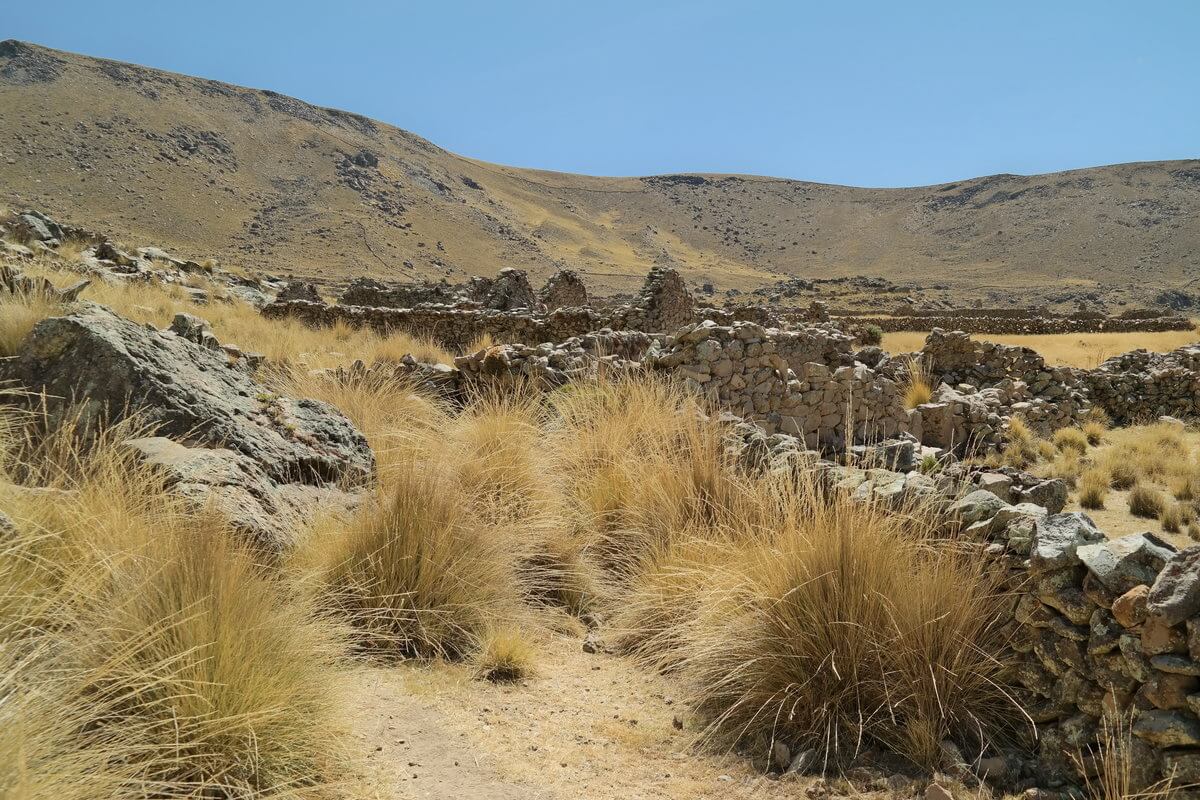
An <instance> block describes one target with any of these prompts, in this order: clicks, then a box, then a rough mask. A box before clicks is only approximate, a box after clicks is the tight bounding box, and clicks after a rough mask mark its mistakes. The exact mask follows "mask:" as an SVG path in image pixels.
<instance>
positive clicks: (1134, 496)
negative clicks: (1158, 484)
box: [1129, 483, 1166, 519]
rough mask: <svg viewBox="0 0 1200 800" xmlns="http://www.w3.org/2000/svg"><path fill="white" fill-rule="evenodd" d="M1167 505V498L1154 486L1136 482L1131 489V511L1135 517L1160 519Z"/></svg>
mask: <svg viewBox="0 0 1200 800" xmlns="http://www.w3.org/2000/svg"><path fill="white" fill-rule="evenodd" d="M1165 506H1166V500H1164V499H1163V496H1162V493H1161V492H1159V491H1158V490H1157V489H1155V488H1154V487H1153V486H1147V485H1146V484H1144V483H1135V484H1134V485H1133V488H1132V489H1130V490H1129V513H1130V514H1133V515H1134V516H1135V517H1143V518H1145V519H1158V518H1159V517H1160V516H1162V513H1163V509H1164V508H1165Z"/></svg>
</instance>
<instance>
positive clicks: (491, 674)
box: [473, 627, 536, 683]
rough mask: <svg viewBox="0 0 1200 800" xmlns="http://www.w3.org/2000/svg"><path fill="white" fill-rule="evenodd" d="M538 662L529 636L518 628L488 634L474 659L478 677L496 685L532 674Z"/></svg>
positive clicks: (502, 629) (519, 679)
mask: <svg viewBox="0 0 1200 800" xmlns="http://www.w3.org/2000/svg"><path fill="white" fill-rule="evenodd" d="M535 660H536V655H535V649H534V646H533V645H532V644H531V643H530V641H529V638H528V635H527V634H526V633H525V632H524V631H522V630H520V629H518V628H515V627H505V628H499V629H497V630H492V631H488V633H487V635H486V636H485V637H484V639H483V643H482V644H481V645H480V647H479V650H478V652H477V653H476V654H475V657H474V659H473V662H474V667H475V674H476V675H477V676H478V677H480V678H482V679H484V680H488V681H492V682H493V683H513V682H515V681H521V680H525V679H526V678H529V677H531V676H532V675H533V672H534V663H535Z"/></svg>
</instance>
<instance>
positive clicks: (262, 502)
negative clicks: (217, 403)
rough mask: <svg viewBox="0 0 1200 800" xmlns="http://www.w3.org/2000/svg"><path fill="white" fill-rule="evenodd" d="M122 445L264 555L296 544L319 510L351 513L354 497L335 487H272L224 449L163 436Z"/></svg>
mask: <svg viewBox="0 0 1200 800" xmlns="http://www.w3.org/2000/svg"><path fill="white" fill-rule="evenodd" d="M125 445H126V446H127V447H129V448H130V449H132V450H133V452H134V453H135V454H136V455H137V456H138V458H139V460H140V461H141V462H142V463H144V464H146V465H148V466H150V467H152V468H153V469H154V470H155V471H156V472H158V473H159V474H160V475H161V476H162V480H163V485H164V486H165V487H166V488H168V489H170V490H172V491H173V492H175V493H176V494H179V495H182V496H183V497H185V498H187V499H188V500H191V501H193V502H194V503H195V504H196V505H209V506H212V507H213V508H215V509H216V510H217V511H218V512H220V513H221V514H222V515H223V516H224V517H225V518H226V519H228V520H229V522H230V524H231V525H232V526H233V527H234V529H236V530H237V531H239V532H240V533H241V534H243V535H244V536H246V537H247V538H248V539H249V540H250V541H252V542H254V543H255V544H256V545H258V546H260V547H261V548H263V549H264V550H266V551H269V552H275V553H279V552H283V551H286V550H288V549H289V548H291V547H292V545H293V544H295V541H296V539H295V536H296V532H297V531H298V530H299V529H300V528H301V527H302V526H303V524H304V522H305V520H306V519H308V518H309V517H311V516H313V515H314V514H315V513H316V512H317V511H318V509H319V510H321V511H322V512H325V513H328V512H330V511H333V510H339V509H340V510H347V511H348V510H350V509H352V508H353V507H355V506H356V505H357V504H358V500H359V497H358V496H356V495H353V494H350V493H348V492H345V491H343V490H341V489H338V488H335V487H326V486H311V485H306V484H300V483H276V482H275V481H273V480H271V478H270V477H269V476H268V475H267V473H266V471H265V470H263V468H262V467H261V466H260V465H259V464H258V463H257V462H255V461H254V460H253V459H251V458H248V457H247V456H245V455H243V454H241V453H237V452H235V451H233V450H229V449H226V448H223V447H213V448H208V447H188V446H186V445H182V444H180V443H179V442H175V441H172V440H171V439H167V438H165V437H162V436H149V437H145V438H140V439H129V440H127V441H126V442H125Z"/></svg>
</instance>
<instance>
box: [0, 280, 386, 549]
mask: <svg viewBox="0 0 1200 800" xmlns="http://www.w3.org/2000/svg"><path fill="white" fill-rule="evenodd" d="M235 354H236V355H235ZM254 363H255V362H254V360H253V359H250V360H248V359H247V358H246V357H244V355H242V354H241V352H240V351H239V350H237V349H236V348H226V347H222V345H221V344H220V343H219V342H218V341H217V340H216V337H214V336H213V335H212V333H211V331H209V330H208V329H207V326H206V325H205V324H204V323H203V321H201V320H199V319H197V318H195V317H190V316H188V315H186V314H180V315H178V316H177V317H176V318H175V321H174V322H173V323H172V325H171V326H170V327H169V328H167V329H165V330H157V329H154V328H150V327H146V326H142V325H138V324H136V323H133V322H130V321H129V320H126V319H123V318H122V317H119V316H117V315H116V314H114V313H112V312H111V311H109V310H108V309H106V308H104V307H103V306H97V305H94V304H90V303H79V304H77V306H76V307H75V308H74V309H73V310H70V311H69V313H65V314H64V315H63V316H57V317H50V318H48V319H44V320H42V321H41V322H39V323H38V324H37V325H36V326H35V327H34V328H33V330H32V332H31V333H30V334H29V336H28V337H27V338H26V339H25V341H24V342H23V344H22V345H21V348H20V350H19V352H18V353H17V354H16V356H15V357H13V358H11V359H7V360H4V361H0V382H4V383H9V382H11V384H15V385H19V386H21V387H23V388H24V389H25V390H27V391H29V392H31V393H34V397H35V399H36V402H38V403H44V407H45V409H46V411H47V412H48V415H49V424H50V425H52V426H59V425H63V424H67V423H71V424H75V425H77V426H78V427H79V429H80V430H81V432H83V433H84V434H87V433H88V432H90V431H94V430H96V429H97V426H99V425H101V424H106V423H111V422H114V421H117V420H121V419H124V418H126V417H128V416H130V415H131V414H135V415H136V421H137V424H136V426H135V427H136V428H139V429H140V428H144V429H147V430H149V431H150V432H151V433H152V434H153V435H149V436H138V437H135V438H133V439H131V440H130V441H128V442H127V445H128V446H129V447H130V448H132V449H133V451H134V452H135V453H136V454H137V455H138V457H139V458H141V459H142V460H144V461H145V462H147V463H149V464H151V465H153V467H154V468H155V469H157V470H159V471H160V472H161V473H162V475H163V479H164V482H165V484H166V485H168V486H170V487H172V488H174V489H175V490H176V491H177V492H179V493H180V494H181V495H183V496H185V497H187V498H189V499H191V500H194V501H195V502H196V503H197V504H205V503H212V504H213V505H215V507H216V508H217V509H219V510H220V511H222V512H223V513H225V515H226V516H228V518H229V519H230V521H231V522H232V524H233V525H234V527H235V528H237V529H238V530H239V531H241V532H242V533H243V534H244V535H245V536H246V537H247V538H248V540H250V541H252V542H253V543H255V544H256V545H258V546H260V547H261V548H262V549H263V550H264V551H266V552H271V553H274V552H280V551H282V550H284V549H286V547H287V546H288V545H289V544H290V543H291V541H292V537H293V536H294V533H295V531H296V530H297V529H298V528H299V522H300V521H301V520H302V519H304V518H305V517H306V516H308V515H310V514H311V513H312V512H313V510H314V509H316V508H317V507H321V508H323V509H331V508H338V507H341V508H347V509H348V508H351V507H353V506H354V505H356V504H357V502H358V498H357V491H358V490H359V489H361V488H363V487H366V486H367V485H369V484H370V482H371V481H372V479H373V476H374V457H373V455H372V453H371V450H370V448H369V447H368V445H367V441H366V439H365V438H364V437H363V435H362V434H361V433H360V432H359V431H358V430H357V429H356V428H355V427H354V426H353V425H352V424H351V423H350V421H349V420H347V419H346V418H345V417H344V416H343V415H342V414H341V413H340V412H339V411H337V410H336V409H334V408H333V407H332V406H330V405H327V404H325V403H322V402H319V401H317V400H308V399H300V398H292V397H285V396H282V395H278V394H275V393H274V392H271V391H269V390H268V389H267V388H266V387H264V386H263V385H261V384H260V383H258V382H257V381H256V380H255V379H254V377H253V376H252V372H253V365H254Z"/></svg>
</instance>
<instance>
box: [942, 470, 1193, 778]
mask: <svg viewBox="0 0 1200 800" xmlns="http://www.w3.org/2000/svg"><path fill="white" fill-rule="evenodd" d="M984 494H986V493H984ZM968 497H975V498H976V501H977V502H976V503H975V504H974V505H971V508H972V509H973V510H972V512H971V513H972V516H970V517H969V518H968V519H967V520H966V521H969V522H971V523H972V525H973V527H974V528H975V530H977V531H979V532H982V533H984V534H986V535H987V536H988V537H990V538H991V540H992V541H993V544H992V545H991V546H990V547H989V552H991V553H992V555H993V556H994V557H997V558H999V559H1000V560H1001V561H1002V563H1003V564H1004V565H1005V566H1006V568H1007V570H1008V576H1009V586H1010V588H1012V589H1013V590H1014V596H1013V606H1012V618H1011V621H1010V624H1011V627H1012V632H1013V635H1012V638H1011V643H1012V647H1013V649H1014V650H1015V651H1016V667H1015V681H1016V683H1017V684H1018V685H1019V686H1020V687H1022V688H1023V693H1022V695H1021V696H1019V697H1018V698H1017V699H1018V700H1020V701H1021V703H1022V707H1023V708H1024V709H1025V711H1026V712H1027V713H1028V714H1029V715H1030V718H1031V720H1032V722H1034V723H1035V724H1036V726H1037V732H1038V742H1039V746H1038V769H1037V772H1038V778H1039V784H1038V785H1039V786H1043V787H1055V786H1062V785H1070V784H1075V785H1077V784H1078V783H1079V779H1080V776H1079V775H1078V770H1077V768H1078V764H1077V760H1078V757H1079V755H1080V754H1081V753H1082V754H1085V755H1086V754H1087V753H1088V751H1089V748H1095V747H1096V746H1097V745H1098V743H1099V740H1100V739H1101V735H1102V732H1103V730H1104V726H1105V725H1106V724H1107V725H1108V726H1109V727H1110V729H1118V730H1121V729H1125V728H1127V729H1128V731H1129V732H1130V733H1131V734H1132V736H1131V737H1130V747H1131V752H1130V756H1131V758H1130V766H1131V768H1132V771H1133V775H1132V778H1133V782H1134V784H1135V785H1134V786H1132V787H1130V788H1131V789H1133V790H1135V791H1140V790H1142V789H1144V788H1146V787H1148V786H1149V785H1151V784H1153V783H1154V782H1156V781H1158V780H1160V779H1163V778H1166V777H1169V776H1172V775H1173V776H1174V779H1175V780H1176V782H1177V783H1178V784H1181V785H1189V784H1190V785H1196V784H1197V782H1200V546H1192V547H1189V548H1186V549H1184V550H1182V551H1177V550H1176V549H1175V548H1174V547H1173V546H1171V545H1170V544H1169V543H1167V542H1165V541H1162V540H1161V539H1158V538H1157V537H1155V536H1154V535H1153V534H1149V533H1147V534H1137V535H1133V536H1125V537H1121V538H1118V539H1111V540H1110V539H1107V538H1106V537H1105V536H1104V534H1103V533H1102V532H1101V531H1100V530H1098V529H1097V528H1096V526H1095V524H1094V523H1093V522H1092V520H1091V519H1090V518H1089V517H1088V516H1087V515H1086V514H1081V513H1072V514H1054V513H1048V510H1047V509H1046V508H1043V507H1040V506H1038V505H1034V504H1031V503H1023V504H1018V505H1012V506H1010V505H1008V504H1007V503H996V502H992V501H987V498H986V497H984V498H983V500H984V501H987V502H985V503H983V506H986V509H987V510H986V511H983V512H978V511H975V510H974V509H978V508H980V507H981V506H980V505H979V502H978V501H979V493H976V494H975V495H968ZM968 505H970V504H968ZM1178 792H1179V793H1178V794H1172V797H1179V798H1184V797H1191V798H1195V797H1200V791H1192V792H1190V793H1189V792H1187V791H1186V790H1183V789H1180V790H1178Z"/></svg>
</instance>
